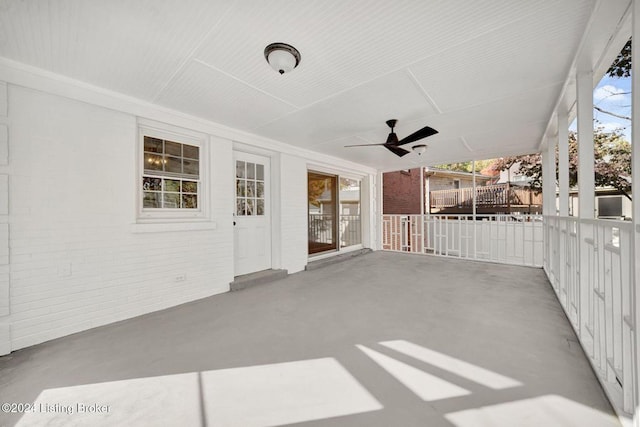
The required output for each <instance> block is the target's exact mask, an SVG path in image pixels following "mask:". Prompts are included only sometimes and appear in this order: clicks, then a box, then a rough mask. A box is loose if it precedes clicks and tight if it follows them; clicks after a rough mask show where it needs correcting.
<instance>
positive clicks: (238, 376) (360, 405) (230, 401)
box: [202, 358, 383, 427]
mask: <svg viewBox="0 0 640 427" xmlns="http://www.w3.org/2000/svg"><path fill="white" fill-rule="evenodd" d="M202 380H203V390H204V400H205V408H206V413H207V420H208V421H209V423H210V424H209V425H211V426H242V427H266V426H277V425H282V424H291V423H297V422H303V421H311V420H318V419H323V418H331V417H337V416H341V415H350V414H357V413H362V412H369V411H376V410H379V409H382V407H383V406H382V405H381V404H380V403H379V402H378V401H377V400H376V399H375V398H374V397H373V396H372V395H371V394H370V393H369V392H368V391H367V390H366V389H365V388H364V387H363V386H362V385H360V383H359V382H358V381H357V380H356V379H355V378H354V377H353V376H352V375H351V374H350V373H349V372H348V371H347V370H346V369H345V368H344V367H343V366H342V365H341V364H340V363H338V361H337V360H335V359H333V358H324V359H314V360H301V361H296V362H287V363H277V364H271V365H261V366H250V367H246V368H233V369H222V370H218V371H208V372H203V373H202Z"/></svg>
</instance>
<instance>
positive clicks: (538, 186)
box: [492, 128, 631, 200]
mask: <svg viewBox="0 0 640 427" xmlns="http://www.w3.org/2000/svg"><path fill="white" fill-rule="evenodd" d="M593 143H594V160H595V165H594V172H595V185H596V187H613V188H615V189H616V190H618V191H620V192H621V193H622V194H623V195H624V196H626V197H627V198H628V199H629V200H631V195H630V192H631V144H629V142H628V141H626V140H625V139H624V138H623V137H622V134H621V133H620V132H619V131H613V132H604V130H603V129H602V128H597V129H595V131H594V136H593ZM557 159H558V156H557V150H556V171H557V170H558V167H557V161H558V160H557ZM516 163H519V164H520V168H519V173H521V174H522V175H525V176H527V177H529V178H530V180H531V181H530V182H529V187H530V188H532V189H534V190H536V191H540V190H542V161H541V156H540V154H539V153H537V154H528V155H525V156H512V157H501V158H500V159H498V160H496V161H495V162H494V163H493V165H492V168H493V169H494V170H498V171H501V170H507V169H509V168H510V167H511V166H512V165H514V164H516ZM556 179H557V175H556ZM577 184H578V140H577V135H576V132H573V131H571V132H569V185H570V186H575V185H577Z"/></svg>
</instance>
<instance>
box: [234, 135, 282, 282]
mask: <svg viewBox="0 0 640 427" xmlns="http://www.w3.org/2000/svg"><path fill="white" fill-rule="evenodd" d="M236 152H239V153H246V154H253V155H257V156H264V157H268V158H269V162H270V167H269V181H270V182H269V185H270V190H271V194H270V197H269V200H268V204H269V209H270V213H271V221H270V224H269V227H270V232H271V267H270V268H272V269H274V270H275V269H279V268H282V253H281V247H282V246H281V241H282V236H281V234H282V233H281V232H280V221H281V211H280V203H279V200H280V154H279V153H277V152H274V151H270V150H266V149H262V148H258V147H254V146H252V145H248V144H244V143H241V142H237V141H233V146H232V153H231V169H232V170H231V172H230V177H231V178H233V183H232V185H230V188H229V191H230V192H231V200H232V205H233V206H232V212H231V213H232V221H233V220H234V219H235V215H234V214H235V210H236V205H235V199H236V194H235V192H236V184H235V170H236V160H235V158H236ZM232 233H235V231H234V230H233V229H232ZM233 239H235V236H234V237H233ZM232 247H233V260H234V263H235V251H236V247H235V243H234V244H233V245H232ZM233 269H234V276H237V274H235V265H234V267H233Z"/></svg>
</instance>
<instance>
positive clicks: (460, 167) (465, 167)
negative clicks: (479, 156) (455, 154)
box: [436, 159, 495, 172]
mask: <svg viewBox="0 0 640 427" xmlns="http://www.w3.org/2000/svg"><path fill="white" fill-rule="evenodd" d="M494 160H495V159H486V160H476V172H480V171H481V170H483V169H484V168H486V167H487V166H489V165H491V164H492V163H493V162H494ZM436 168H438V169H444V170H449V171H457V172H473V162H458V163H449V164H447V165H437V166H436Z"/></svg>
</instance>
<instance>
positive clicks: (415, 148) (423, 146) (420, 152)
mask: <svg viewBox="0 0 640 427" xmlns="http://www.w3.org/2000/svg"><path fill="white" fill-rule="evenodd" d="M411 149H412V150H413V151H414V152H416V153H418V156H422V155H423V154H424V152H425V151H427V144H418V145H414V146H413V147H411Z"/></svg>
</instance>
